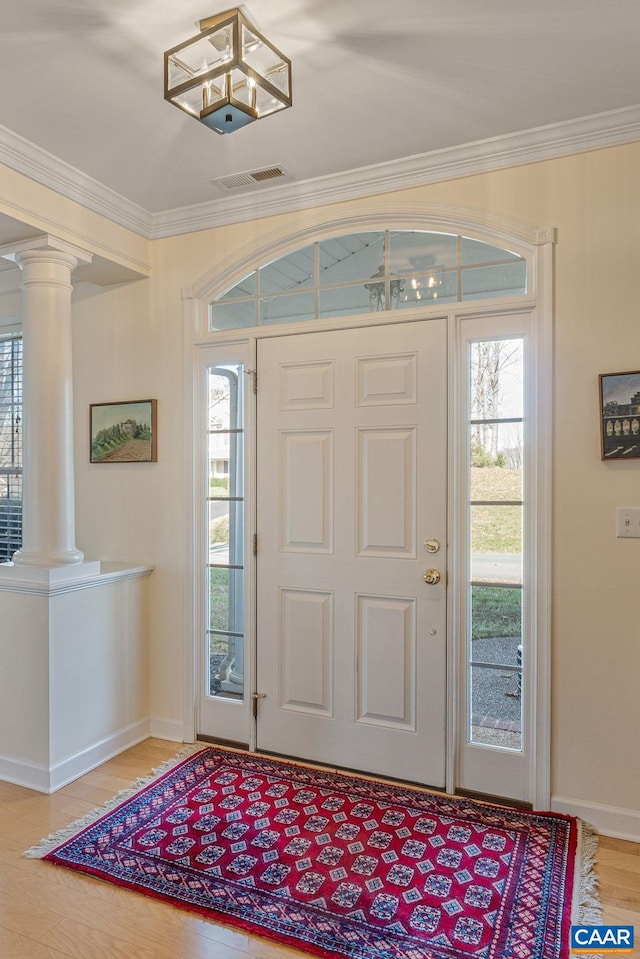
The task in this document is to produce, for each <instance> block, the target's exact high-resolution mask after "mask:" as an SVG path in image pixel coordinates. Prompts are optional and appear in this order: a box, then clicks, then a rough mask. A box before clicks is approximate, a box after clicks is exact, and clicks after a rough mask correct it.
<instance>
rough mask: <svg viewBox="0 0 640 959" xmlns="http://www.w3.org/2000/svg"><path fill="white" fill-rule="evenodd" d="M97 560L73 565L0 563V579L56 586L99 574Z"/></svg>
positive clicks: (99, 567) (99, 568)
mask: <svg viewBox="0 0 640 959" xmlns="http://www.w3.org/2000/svg"><path fill="white" fill-rule="evenodd" d="M100 572H101V564H100V561H99V560H91V561H89V562H86V563H76V564H74V565H73V566H20V565H19V564H18V563H0V580H5V581H7V580H10V581H11V580H13V581H17V580H19V581H20V582H22V583H34V584H36V583H37V584H41V585H49V586H56V585H62V584H63V583H72V582H77V581H79V580H84V579H91V578H93V577H95V576H99V575H100Z"/></svg>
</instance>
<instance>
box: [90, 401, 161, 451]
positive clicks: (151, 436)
mask: <svg viewBox="0 0 640 959" xmlns="http://www.w3.org/2000/svg"><path fill="white" fill-rule="evenodd" d="M156 407H157V400H132V401H130V402H125V403H92V404H91V406H90V407H89V430H90V451H89V461H90V462H91V463H155V462H156V461H157V459H158V453H157V443H156V429H157V427H156Z"/></svg>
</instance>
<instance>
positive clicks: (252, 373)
mask: <svg viewBox="0 0 640 959" xmlns="http://www.w3.org/2000/svg"><path fill="white" fill-rule="evenodd" d="M245 373H246V374H247V376H250V377H251V383H252V385H253V392H254V393H257V392H258V371H257V370H245Z"/></svg>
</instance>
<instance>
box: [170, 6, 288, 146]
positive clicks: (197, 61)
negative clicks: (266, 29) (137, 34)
mask: <svg viewBox="0 0 640 959" xmlns="http://www.w3.org/2000/svg"><path fill="white" fill-rule="evenodd" d="M198 26H199V28H200V33H198V34H196V36H195V37H191V38H190V39H189V40H185V41H184V42H183V43H179V44H178V45H177V46H175V47H172V48H171V50H167V51H166V53H165V55H164V96H165V100H169V102H170V103H173V104H174V106H176V107H179V108H180V109H181V110H184V111H185V113H188V114H189V115H190V116H193V117H195V118H196V119H197V120H200V121H201V122H202V123H204V124H206V125H207V126H208V127H209V128H210V129H212V130H215V131H216V133H233V131H234V130H239V129H240V127H243V126H246V124H247V123H251V122H252V121H253V120H259V119H261V118H262V117H266V116H269V115H270V114H272V113H276V112H277V111H278V110H286V108H287V107H290V106H291V103H292V100H291V61H290V60H288V59H287V57H285V56H283V54H281V53H280V51H279V50H277V49H276V47H274V46H273V44H272V43H270V42H269V41H268V40H267V39H266V38H265V37H264V36H263V35H262V34H261V33H260V32H259V31H258V30H256V28H255V27H254V26H253V24H252V23H250V21H249V20H248V19H247V18H246V16H245V15H244V13H243V12H242V11H241V10H240V9H238V8H237V7H234V8H232V9H231V10H226V11H225V12H224V13H219V14H216V16H214V17H208V18H207V19H206V20H200V22H199V24H198Z"/></svg>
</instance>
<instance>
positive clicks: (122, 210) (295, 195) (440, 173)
mask: <svg viewBox="0 0 640 959" xmlns="http://www.w3.org/2000/svg"><path fill="white" fill-rule="evenodd" d="M639 138H640V105H637V104H636V105H633V106H629V107H623V108H621V109H618V110H610V111H608V112H605V113H597V114H593V115H591V116H586V117H579V118H577V119H574V120H567V121H564V122H561V123H552V124H549V125H547V126H541V127H534V128H532V129H529V130H523V131H520V132H517V133H509V134H506V135H504V136H498V137H491V138H489V139H486V140H477V141H475V142H472V143H466V144H462V145H460V146H454V147H447V148H445V149H442V150H434V151H432V152H430V153H423V154H418V155H416V156H411V157H405V158H403V159H400V160H392V161H390V162H387V163H379V164H373V165H371V166H366V167H360V168H359V169H355V170H347V171H345V172H342V173H336V174H331V175H328V176H324V177H317V178H315V179H309V180H302V181H300V182H296V183H287V184H282V185H281V186H272V187H268V188H266V189H263V190H261V191H251V192H250V193H248V194H242V195H240V196H236V197H228V196H226V197H222V198H220V199H219V200H212V201H210V202H208V203H201V204H196V205H193V206H187V207H180V208H177V209H172V210H164V211H161V212H158V213H151V212H150V211H149V210H145V209H144V208H143V207H141V206H140V205H139V204H137V203H134V202H132V201H131V200H128V199H127V198H126V197H124V196H122V195H121V194H119V193H116V192H115V190H112V189H111V188H110V187H107V186H105V185H104V184H103V183H100V182H99V181H97V180H94V179H93V178H92V177H90V176H87V174H85V173H82V171H80V170H77V169H76V168H75V167H73V166H71V165H70V164H68V163H65V162H63V161H62V160H60V159H59V158H58V157H55V156H53V155H52V154H51V153H47V151H45V150H43V149H41V148H40V147H38V146H36V145H35V144H34V143H31V142H30V141H29V140H26V139H25V138H24V137H21V136H19V135H18V134H17V133H14V132H13V131H12V130H9V129H7V127H2V126H0V163H3V164H4V165H5V166H7V167H9V168H10V169H12V170H16V171H17V172H18V173H21V174H23V175H25V176H28V177H30V178H31V179H32V180H34V181H35V182H36V183H40V184H41V185H42V186H45V187H48V188H49V189H51V190H54V191H55V192H56V193H59V194H60V195H61V196H64V197H67V199H69V200H73V201H75V202H76V203H80V204H82V206H84V207H85V208H86V209H88V210H92V211H93V212H95V213H98V214H100V215H101V216H104V217H106V218H107V219H109V220H112V221H113V222H114V223H117V224H119V225H120V226H123V227H125V228H126V229H128V230H132V231H133V232H134V233H137V234H139V235H140V236H142V237H145V238H146V239H148V240H158V239H163V238H165V237H169V236H177V235H179V234H185V233H193V232H195V231H197V230H207V229H212V228H214V227H219V226H225V225H228V224H231V223H241V222H244V221H247V220H255V219H259V218H261V217H266V216H272V215H276V214H282V213H292V212H295V211H297V210H305V209H309V208H312V207H319V206H326V205H328V204H332V203H340V202H345V201H348V200H354V199H357V198H359V197H365V196H374V195H378V194H382V193H388V192H390V191H393V190H406V189H409V188H411V187H419V186H424V185H426V184H429V183H439V182H442V181H445V180H453V179H456V178H459V177H467V176H473V175H476V174H479V173H487V172H491V171H493V170H501V169H505V168H507V167H513V166H520V165H522V164H526V163H534V162H538V161H540V160H550V159H554V158H555V157H562V156H569V155H570V154H575V153H585V152H587V151H589V150H597V149H601V148H602V147H611V146H617V145H619V144H624V143H631V142H632V141H634V140H638V139H639ZM4 208H5V212H6V211H8V210H9V206H8V205H7V204H5V205H4ZM12 209H14V211H15V213H16V214H17V217H18V219H23V218H24V217H25V216H26V218H27V220H29V219H30V218H31V217H35V218H36V219H37V221H38V222H41V212H40V211H39V210H38V209H29V210H25V209H23V210H20V209H19V208H18V207H17V206H16V207H14V208H12ZM91 247H92V249H93V250H94V252H98V251H97V248H96V247H95V246H94V245H93V244H91ZM117 262H120V260H119V259H118V261H117ZM140 269H141V271H142V272H148V267H147V269H146V271H145V269H144V267H143V265H142V264H140Z"/></svg>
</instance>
